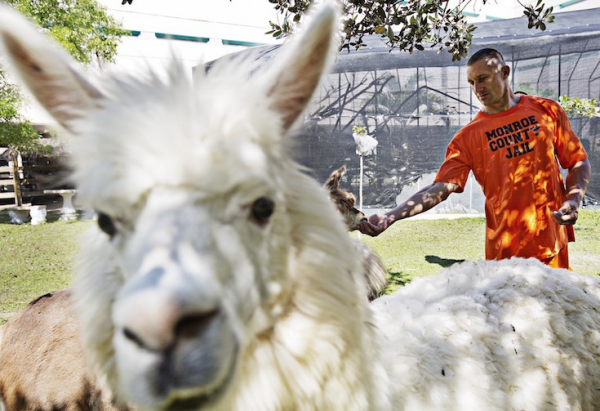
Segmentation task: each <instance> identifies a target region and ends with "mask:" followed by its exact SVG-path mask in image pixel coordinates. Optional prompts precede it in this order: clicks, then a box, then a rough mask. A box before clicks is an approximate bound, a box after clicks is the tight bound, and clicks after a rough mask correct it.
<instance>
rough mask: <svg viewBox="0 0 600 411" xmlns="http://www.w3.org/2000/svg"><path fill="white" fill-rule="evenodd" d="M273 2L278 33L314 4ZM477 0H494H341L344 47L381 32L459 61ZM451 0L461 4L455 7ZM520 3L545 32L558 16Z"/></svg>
mask: <svg viewBox="0 0 600 411" xmlns="http://www.w3.org/2000/svg"><path fill="white" fill-rule="evenodd" d="M269 2H270V3H273V4H274V5H275V9H276V10H278V11H279V12H280V13H281V14H282V15H283V22H282V23H281V24H279V23H274V22H270V25H271V28H272V30H271V31H270V32H269V33H271V34H272V35H273V36H275V37H279V36H286V35H288V34H290V33H291V32H293V30H294V28H295V26H296V25H297V24H298V23H300V22H301V21H302V18H303V16H304V14H305V13H306V11H307V10H308V9H309V7H310V5H311V3H313V2H312V1H311V0H269ZM477 2H480V4H482V5H485V4H486V3H489V2H490V0H458V1H454V2H451V1H450V0H408V1H399V0H342V1H341V4H342V5H343V8H344V15H345V18H344V19H343V35H344V40H343V43H342V46H341V48H342V49H347V50H350V48H355V49H359V48H360V47H362V46H363V45H364V37H365V36H367V35H371V34H377V35H379V36H381V37H382V39H384V40H385V42H386V44H387V45H388V46H389V47H390V48H391V49H394V48H396V49H399V50H404V51H408V52H410V53H412V52H413V51H414V50H424V49H425V48H426V47H427V48H437V49H438V50H439V51H442V50H443V49H447V50H448V52H450V53H451V54H452V60H460V59H461V58H462V57H465V56H466V55H467V51H468V49H469V46H470V45H471V40H472V38H473V34H472V33H473V31H474V30H475V29H476V26H475V25H473V24H469V23H468V22H467V20H466V16H465V15H464V13H463V11H464V9H465V7H466V6H467V5H469V4H473V3H477ZM451 3H452V4H457V6H455V7H452V6H451V5H450V4H451ZM521 5H522V6H523V14H524V15H525V16H527V18H528V21H529V23H528V26H529V28H533V27H535V28H536V29H539V30H542V31H543V30H545V29H546V24H547V23H551V22H552V21H553V20H554V16H552V7H546V5H545V4H544V2H543V0H538V1H537V3H536V4H535V5H533V4H531V5H523V4H521Z"/></svg>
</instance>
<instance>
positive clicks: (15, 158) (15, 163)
mask: <svg viewBox="0 0 600 411" xmlns="http://www.w3.org/2000/svg"><path fill="white" fill-rule="evenodd" d="M12 159H13V181H14V187H15V202H16V203H17V207H21V206H22V205H23V198H22V197H21V178H20V177H19V154H18V153H15V154H13V156H12Z"/></svg>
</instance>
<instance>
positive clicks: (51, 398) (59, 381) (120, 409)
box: [0, 290, 131, 411]
mask: <svg viewBox="0 0 600 411" xmlns="http://www.w3.org/2000/svg"><path fill="white" fill-rule="evenodd" d="M70 298H71V292H70V291H69V290H61V291H56V292H52V293H49V294H46V295H43V296H41V297H39V298H37V299H36V300H34V301H32V302H31V303H29V305H28V306H27V307H26V308H25V309H24V310H23V311H21V312H20V313H19V314H17V315H16V316H15V317H13V318H11V319H10V321H8V322H7V323H6V324H5V325H4V326H3V327H2V329H1V330H0V333H1V334H0V397H1V399H0V410H2V411H46V410H48V411H51V410H61V411H125V410H130V409H131V408H128V407H125V406H119V405H117V404H116V403H115V401H114V397H113V395H112V392H111V391H110V390H109V389H108V388H107V387H106V386H105V384H104V382H103V381H102V380H100V379H99V378H98V377H97V374H96V373H95V372H93V369H92V367H91V366H90V365H89V364H88V363H87V362H86V361H85V357H84V354H83V345H82V344H81V341H80V339H79V321H78V319H77V316H76V315H75V312H74V311H73V305H72V302H71V299H70ZM49 353H50V354H51V355H49ZM2 400H3V401H4V405H3V404H2ZM3 407H4V408H3Z"/></svg>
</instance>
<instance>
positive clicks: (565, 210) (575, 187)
mask: <svg viewBox="0 0 600 411" xmlns="http://www.w3.org/2000/svg"><path fill="white" fill-rule="evenodd" d="M591 174H592V168H591V167H590V162H589V160H588V159H587V158H586V159H585V160H583V161H578V162H577V163H575V164H574V165H573V166H572V167H571V168H569V171H568V173H567V179H566V182H565V183H566V187H567V200H566V201H565V202H564V203H563V204H562V206H561V207H560V208H559V209H558V210H557V211H554V212H553V213H552V215H553V216H554V219H555V220H556V222H557V223H558V224H561V225H573V224H575V222H577V217H579V213H578V210H579V204H581V200H582V199H583V195H584V194H585V191H586V190H587V186H588V184H589V182H590V176H591Z"/></svg>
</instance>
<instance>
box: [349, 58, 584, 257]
mask: <svg viewBox="0 0 600 411" xmlns="http://www.w3.org/2000/svg"><path fill="white" fill-rule="evenodd" d="M509 74H510V67H508V66H507V65H506V64H505V62H504V58H503V57H502V54H500V52H498V51H497V50H494V49H489V48H488V49H483V50H480V51H478V52H476V53H475V54H473V56H471V58H470V59H469V61H468V62H467V79H468V82H469V84H470V85H471V89H472V90H473V92H474V93H475V95H476V96H477V98H478V99H479V101H480V102H481V104H482V105H483V108H482V110H481V111H480V112H479V113H477V115H476V116H475V118H474V119H473V120H472V121H471V122H470V123H469V124H467V125H466V126H465V127H463V128H462V129H461V130H459V131H458V132H457V133H456V135H455V136H454V137H453V139H452V141H451V142H450V144H449V145H448V148H447V150H446V158H445V160H444V162H443V164H442V166H441V167H440V169H439V171H438V173H437V175H436V178H435V180H434V182H433V184H431V185H430V186H427V187H425V188H424V189H422V190H420V191H419V192H417V193H416V194H414V195H413V196H412V197H410V198H409V199H408V200H407V201H406V202H404V203H403V204H400V205H398V206H397V207H396V208H394V209H393V210H391V211H389V212H388V213H386V214H383V215H373V216H371V217H370V218H369V221H365V222H362V223H361V225H360V226H359V230H360V231H361V232H362V233H365V234H368V235H372V236H377V235H379V234H381V233H382V232H383V231H385V230H386V229H387V228H388V227H389V226H390V225H391V224H393V223H395V222H396V221H398V220H401V219H403V218H407V217H412V216H414V215H416V214H419V213H422V212H424V211H427V210H429V209H430V208H432V207H434V206H435V205H437V204H439V203H441V202H442V201H444V200H446V199H447V198H448V196H449V195H450V194H451V193H454V192H458V193H460V192H462V191H463V189H464V187H465V184H466V181H467V178H468V176H469V172H470V171H473V174H474V176H475V178H476V179H477V181H478V182H479V184H480V185H481V187H482V189H483V193H484V195H485V198H486V202H485V215H486V238H485V257H486V259H488V260H492V259H502V258H510V257H513V256H517V257H525V258H527V257H535V258H537V259H539V260H541V261H542V262H544V263H546V264H548V265H550V266H553V267H562V268H569V257H568V249H567V243H568V242H569V241H573V240H574V235H573V227H572V226H573V224H575V222H576V221H577V216H578V214H577V213H578V209H579V204H580V202H581V199H582V198H583V195H584V193H585V190H586V189H587V186H588V183H589V179H590V174H591V170H590V164H589V161H588V158H587V153H586V152H585V149H584V148H583V146H582V145H581V142H580V141H579V138H578V137H577V136H576V135H575V133H574V132H573V130H572V129H571V125H570V123H569V120H568V119H567V116H566V114H565V112H564V110H563V109H562V108H561V107H560V105H558V103H556V102H554V101H553V100H549V99H545V98H541V97H535V96H526V95H516V94H514V93H513V91H512V90H511V87H510V84H509ZM559 163H560V166H562V168H564V169H567V170H568V174H567V177H566V187H565V183H563V180H562V176H561V174H560V169H559Z"/></svg>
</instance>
